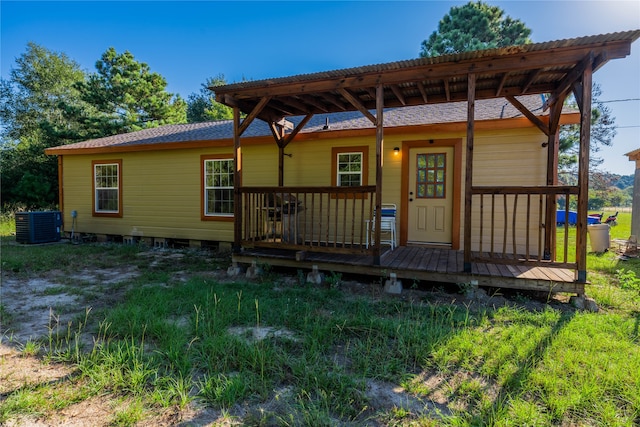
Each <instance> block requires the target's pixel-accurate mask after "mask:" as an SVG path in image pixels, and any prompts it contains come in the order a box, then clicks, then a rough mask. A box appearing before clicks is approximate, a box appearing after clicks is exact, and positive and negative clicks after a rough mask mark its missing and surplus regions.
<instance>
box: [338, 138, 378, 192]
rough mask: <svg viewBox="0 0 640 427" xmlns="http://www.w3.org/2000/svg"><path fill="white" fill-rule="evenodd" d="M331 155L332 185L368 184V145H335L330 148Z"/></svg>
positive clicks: (352, 185) (351, 185) (355, 185)
mask: <svg viewBox="0 0 640 427" xmlns="http://www.w3.org/2000/svg"><path fill="white" fill-rule="evenodd" d="M331 155H332V161H331V172H332V173H331V175H332V177H331V185H332V186H334V187H357V186H361V185H368V182H367V180H368V170H369V169H368V168H369V166H368V159H369V147H367V146H363V147H337V148H334V149H333V150H331Z"/></svg>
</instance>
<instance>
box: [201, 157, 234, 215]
mask: <svg viewBox="0 0 640 427" xmlns="http://www.w3.org/2000/svg"><path fill="white" fill-rule="evenodd" d="M207 160H231V161H233V154H203V155H201V156H200V219H201V220H202V221H227V222H233V220H234V218H235V214H231V215H229V214H209V215H208V214H207V213H206V208H207V201H206V197H205V192H206V190H207V188H206V185H205V176H206V168H205V163H206V162H207ZM234 187H235V182H234ZM234 211H235V206H234Z"/></svg>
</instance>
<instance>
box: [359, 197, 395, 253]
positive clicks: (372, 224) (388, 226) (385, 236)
mask: <svg viewBox="0 0 640 427" xmlns="http://www.w3.org/2000/svg"><path fill="white" fill-rule="evenodd" d="M380 207H381V209H380V210H381V215H380V244H381V245H389V246H391V250H394V249H395V248H396V246H398V245H397V243H396V213H397V211H398V209H397V207H396V205H395V204H393V203H383V204H382V205H381V206H380ZM375 228H376V217H375V212H374V214H373V218H372V219H371V221H367V240H366V244H367V248H369V233H371V234H374V233H375Z"/></svg>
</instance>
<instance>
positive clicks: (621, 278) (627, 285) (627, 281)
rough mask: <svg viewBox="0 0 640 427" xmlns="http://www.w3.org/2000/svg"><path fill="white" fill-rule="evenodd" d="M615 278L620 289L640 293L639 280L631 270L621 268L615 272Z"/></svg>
mask: <svg viewBox="0 0 640 427" xmlns="http://www.w3.org/2000/svg"><path fill="white" fill-rule="evenodd" d="M616 278H617V279H618V283H619V284H620V287H621V288H622V289H629V290H633V291H637V292H639V293H640V278H638V277H637V276H636V273H635V272H634V271H632V270H625V269H623V268H621V269H619V270H616Z"/></svg>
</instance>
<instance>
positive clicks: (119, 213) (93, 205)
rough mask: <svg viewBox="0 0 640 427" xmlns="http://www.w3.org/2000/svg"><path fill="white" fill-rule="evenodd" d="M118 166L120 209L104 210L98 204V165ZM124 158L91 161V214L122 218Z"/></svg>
mask: <svg viewBox="0 0 640 427" xmlns="http://www.w3.org/2000/svg"><path fill="white" fill-rule="evenodd" d="M106 165H117V166H118V211H117V212H102V211H99V210H98V209H97V206H96V190H97V189H96V166H106ZM122 210H123V209H122V159H113V160H93V161H92V162H91V215H92V216H97V217H107V218H122Z"/></svg>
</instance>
